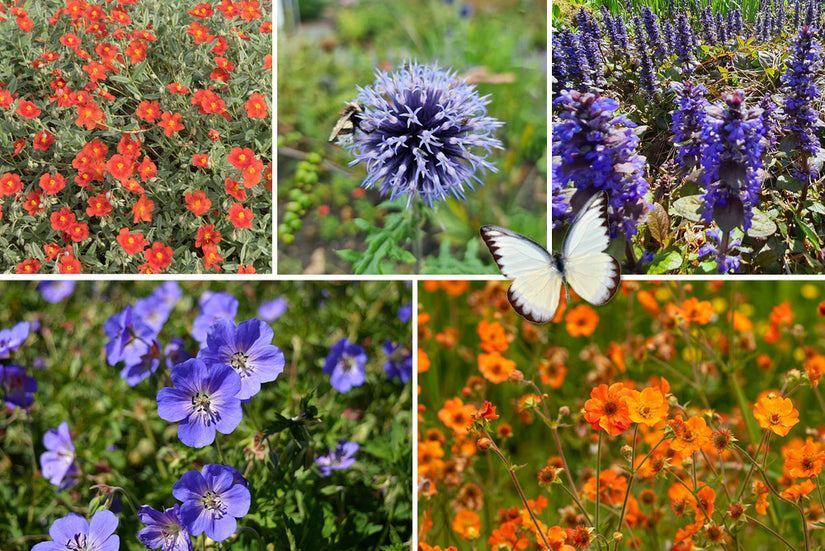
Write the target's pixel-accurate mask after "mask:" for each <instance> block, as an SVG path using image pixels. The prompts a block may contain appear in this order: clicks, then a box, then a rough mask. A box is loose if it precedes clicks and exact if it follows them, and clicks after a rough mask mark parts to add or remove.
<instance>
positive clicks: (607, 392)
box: [584, 383, 632, 436]
mask: <svg viewBox="0 0 825 551" xmlns="http://www.w3.org/2000/svg"><path fill="white" fill-rule="evenodd" d="M627 396H628V390H627V389H626V388H625V387H624V385H622V383H615V384H612V385H610V387H608V386H607V385H599V386H597V387H596V388H594V389H593V390H592V391H591V392H590V399H589V400H587V401H586V402H585V403H584V419H585V421H587V422H588V423H590V426H591V427H593V430H600V429H601V430H604V431H606V432H607V434H609V435H610V436H618V435H619V434H621V433H623V432H624V431H626V430H627V429H628V428H629V427H630V424H631V423H632V421H631V420H630V411H629V409H628V407H627Z"/></svg>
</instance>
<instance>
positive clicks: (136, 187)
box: [120, 178, 146, 194]
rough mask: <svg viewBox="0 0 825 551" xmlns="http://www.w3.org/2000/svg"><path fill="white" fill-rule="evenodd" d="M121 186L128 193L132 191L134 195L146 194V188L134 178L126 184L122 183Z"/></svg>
mask: <svg viewBox="0 0 825 551" xmlns="http://www.w3.org/2000/svg"><path fill="white" fill-rule="evenodd" d="M120 183H121V185H122V186H123V187H124V188H125V189H126V191H131V192H132V193H138V194H140V193H145V192H146V188H144V187H143V186H142V185H140V184H139V183H138V181H137V180H135V179H134V178H129V179H128V180H126V181H125V182H120Z"/></svg>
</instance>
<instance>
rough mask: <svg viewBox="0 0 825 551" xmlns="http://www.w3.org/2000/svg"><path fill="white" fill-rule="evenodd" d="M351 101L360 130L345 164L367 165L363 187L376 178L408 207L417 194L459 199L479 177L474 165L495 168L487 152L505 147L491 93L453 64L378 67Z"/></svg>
mask: <svg viewBox="0 0 825 551" xmlns="http://www.w3.org/2000/svg"><path fill="white" fill-rule="evenodd" d="M356 101H357V102H358V103H359V104H361V105H362V106H363V113H362V114H361V115H360V119H361V129H362V130H363V131H362V132H356V134H355V141H354V143H353V145H352V146H351V149H352V150H353V152H354V153H355V160H354V161H352V162H351V163H350V165H356V164H361V163H363V164H364V165H366V168H367V178H366V179H365V180H364V183H363V184H362V185H363V187H365V188H368V189H369V188H372V187H373V186H375V185H378V186H379V192H380V193H381V195H389V196H390V199H391V200H393V199H395V198H397V197H402V196H404V195H406V196H407V207H409V206H410V204H412V201H413V199H414V198H415V197H416V196H420V197H421V199H422V200H423V201H424V202H425V203H426V205H427V206H429V207H432V206H433V202H435V201H444V200H445V199H447V198H449V197H455V198H456V199H464V186H465V185H467V186H469V187H470V189H473V181H475V182H477V183H479V184H482V183H483V182H482V181H481V180H480V179H479V178H478V176H477V175H476V173H477V172H479V171H482V172H484V171H486V170H491V171H495V170H496V169H495V167H494V166H493V165H492V164H491V163H490V162H489V161H487V159H486V158H487V155H489V154H490V152H491V150H492V149H494V148H495V149H501V147H502V146H501V141H500V140H498V139H496V138H494V137H493V132H494V131H495V129H496V128H498V127H499V126H501V125H502V123H500V122H499V121H497V120H496V119H494V118H491V117H488V116H487V108H486V107H485V106H486V105H487V103H489V100H488V98H487V97H486V96H485V97H480V96H479V95H478V92H477V91H476V89H475V87H473V86H472V85H470V84H467V83H466V82H465V81H463V80H461V79H459V78H458V76H457V75H456V74H455V73H453V72H452V71H447V70H444V69H441V68H439V67H437V66H428V65H419V64H417V63H414V62H412V63H408V64H405V65H403V66H401V67H400V68H399V69H398V70H397V71H396V72H394V73H392V74H389V73H386V72H383V71H381V72H376V74H375V82H374V83H373V84H372V85H369V86H365V87H364V88H362V89H361V93H360V94H359V95H358V98H357V100H356Z"/></svg>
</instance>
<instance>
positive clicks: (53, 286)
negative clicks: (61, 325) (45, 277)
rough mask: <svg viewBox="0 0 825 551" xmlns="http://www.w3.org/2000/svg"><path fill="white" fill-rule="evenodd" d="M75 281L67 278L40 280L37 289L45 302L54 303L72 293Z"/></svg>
mask: <svg viewBox="0 0 825 551" xmlns="http://www.w3.org/2000/svg"><path fill="white" fill-rule="evenodd" d="M75 285H76V282H74V281H68V280H65V279H63V280H60V281H41V282H40V283H38V284H37V290H38V291H40V294H41V295H42V296H43V299H44V300H45V301H46V302H51V303H52V304H56V303H58V302H60V301H61V300H63V299H65V298H69V297H70V296H72V293H74V288H75Z"/></svg>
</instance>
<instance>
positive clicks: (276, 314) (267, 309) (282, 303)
mask: <svg viewBox="0 0 825 551" xmlns="http://www.w3.org/2000/svg"><path fill="white" fill-rule="evenodd" d="M287 306H288V303H287V301H286V299H285V298H283V297H278V298H276V299H273V300H270V301H268V302H264V303H262V304H261V305H260V306H258V317H259V318H261V319H262V320H264V321H265V322H267V323H272V322H273V321H275V320H276V319H278V318H280V317H281V316H283V315H284V314H285V313H286V309H287Z"/></svg>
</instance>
